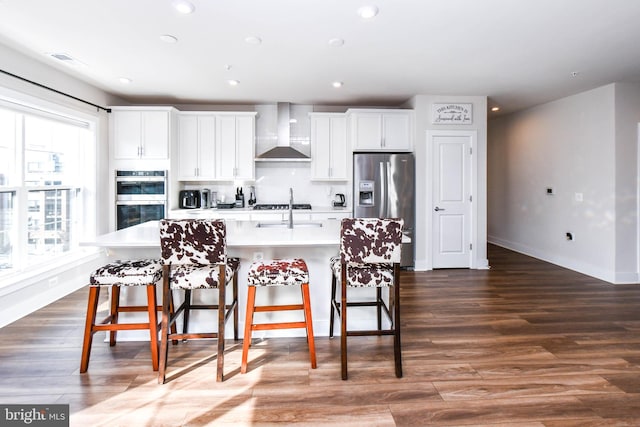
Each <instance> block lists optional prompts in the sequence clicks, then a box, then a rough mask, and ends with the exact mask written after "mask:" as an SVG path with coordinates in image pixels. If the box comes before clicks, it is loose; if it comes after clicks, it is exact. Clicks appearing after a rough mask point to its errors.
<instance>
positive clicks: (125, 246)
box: [82, 219, 370, 340]
mask: <svg viewBox="0 0 640 427" xmlns="http://www.w3.org/2000/svg"><path fill="white" fill-rule="evenodd" d="M226 224H227V252H228V254H229V256H234V257H238V258H240V262H241V264H240V270H239V273H238V274H239V275H238V291H239V295H238V299H239V318H240V324H239V327H240V330H241V331H242V328H244V315H245V309H246V295H247V286H246V283H247V272H248V269H249V266H250V264H251V262H253V260H256V259H274V258H293V257H297V258H303V259H304V260H305V261H306V263H307V265H308V267H309V289H310V292H311V307H312V315H313V326H314V334H315V335H316V336H327V335H328V333H329V314H330V291H331V271H330V268H329V259H330V258H331V257H332V256H334V255H337V254H338V252H339V241H340V221H339V220H337V219H330V220H322V221H298V222H295V223H294V228H292V229H289V228H286V227H285V226H283V225H281V224H282V223H281V222H274V221H264V222H256V221H226ZM82 245H83V246H96V247H100V248H103V249H104V250H106V252H107V255H108V257H109V258H111V259H113V260H116V259H141V258H159V256H160V239H159V225H158V221H149V222H146V223H143V224H139V225H136V226H133V227H129V228H125V229H122V230H118V231H114V232H111V233H107V234H104V235H102V236H98V237H96V238H95V239H94V240H92V241H87V242H83V243H82ZM137 291H138V289H133V288H132V289H125V290H123V291H122V295H123V298H126V302H127V303H132V302H136V303H143V304H144V292H137ZM159 291H160V289H159ZM355 291H358V290H355ZM158 295H162V293H161V292H159V294H158ZM177 295H178V294H176V296H177ZM216 296H217V293H216V292H212V291H209V290H204V291H194V293H193V300H194V302H197V303H201V302H204V303H206V302H210V301H215V298H216ZM299 300H300V289H299V287H297V286H291V287H277V288H265V289H259V290H258V293H257V298H256V303H257V304H263V303H269V304H273V303H277V304H280V303H281V304H290V303H296V302H298V301H299ZM124 314H126V315H129V316H132V317H134V316H141V315H140V314H137V313H124ZM259 314H260V315H262V316H265V317H264V318H263V319H265V320H266V321H292V320H300V317H299V316H301V315H300V314H299V313H295V312H278V313H259ZM358 317H359V316H358V315H357V312H354V313H353V314H352V312H351V311H350V323H351V321H352V320H353V321H354V322H357V321H358ZM369 317H370V314H369V313H367V315H366V316H365V318H369ZM356 324H357V323H356ZM190 325H193V330H194V331H197V330H199V327H200V325H205V326H207V327H208V328H209V329H210V328H211V325H213V326H214V327H215V325H217V323H216V318H215V315H214V313H209V312H194V313H193V314H192V315H191V320H190ZM227 325H228V326H229V324H227ZM190 327H191V326H190ZM202 329H204V328H202ZM338 331H339V328H338ZM127 332H130V334H127V335H125V334H124V333H122V334H119V336H120V335H122V339H127V336H129V337H133V338H129V339H136V340H137V339H141V340H144V339H147V338H148V337H145V334H144V333H142V332H140V333H138V334H136V332H139V331H127ZM269 336H304V330H302V329H300V330H297V329H289V330H275V331H259V332H255V333H254V338H260V337H269Z"/></svg>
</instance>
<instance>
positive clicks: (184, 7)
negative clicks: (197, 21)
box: [171, 0, 196, 15]
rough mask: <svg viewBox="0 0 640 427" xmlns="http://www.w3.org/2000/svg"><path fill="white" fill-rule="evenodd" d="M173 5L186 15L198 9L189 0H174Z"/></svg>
mask: <svg viewBox="0 0 640 427" xmlns="http://www.w3.org/2000/svg"><path fill="white" fill-rule="evenodd" d="M171 5H172V6H173V7H174V8H175V9H176V10H177V11H178V12H180V13H184V14H185V15H187V14H189V13H193V11H194V10H196V7H195V6H194V5H193V3H191V2H190V1H187V0H173V1H172V2H171Z"/></svg>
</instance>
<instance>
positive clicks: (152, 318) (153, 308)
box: [147, 283, 158, 371]
mask: <svg viewBox="0 0 640 427" xmlns="http://www.w3.org/2000/svg"><path fill="white" fill-rule="evenodd" d="M147 307H148V313H149V337H150V341H151V343H150V345H151V365H152V366H153V370H154V371H157V370H158V312H157V298H156V285H155V283H152V284H150V285H147Z"/></svg>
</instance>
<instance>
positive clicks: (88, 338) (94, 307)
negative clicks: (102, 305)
mask: <svg viewBox="0 0 640 427" xmlns="http://www.w3.org/2000/svg"><path fill="white" fill-rule="evenodd" d="M99 297H100V286H89V300H88V302H87V319H86V321H85V326H84V340H83V342H82V357H81V358H80V372H82V373H84V372H87V368H88V367H89V357H90V356H91V344H92V342H93V326H94V325H95V324H96V312H97V311H98V298H99Z"/></svg>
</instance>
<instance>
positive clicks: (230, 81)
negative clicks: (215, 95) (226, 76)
mask: <svg viewBox="0 0 640 427" xmlns="http://www.w3.org/2000/svg"><path fill="white" fill-rule="evenodd" d="M227 83H229V86H238V85H239V84H240V81H238V80H227Z"/></svg>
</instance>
